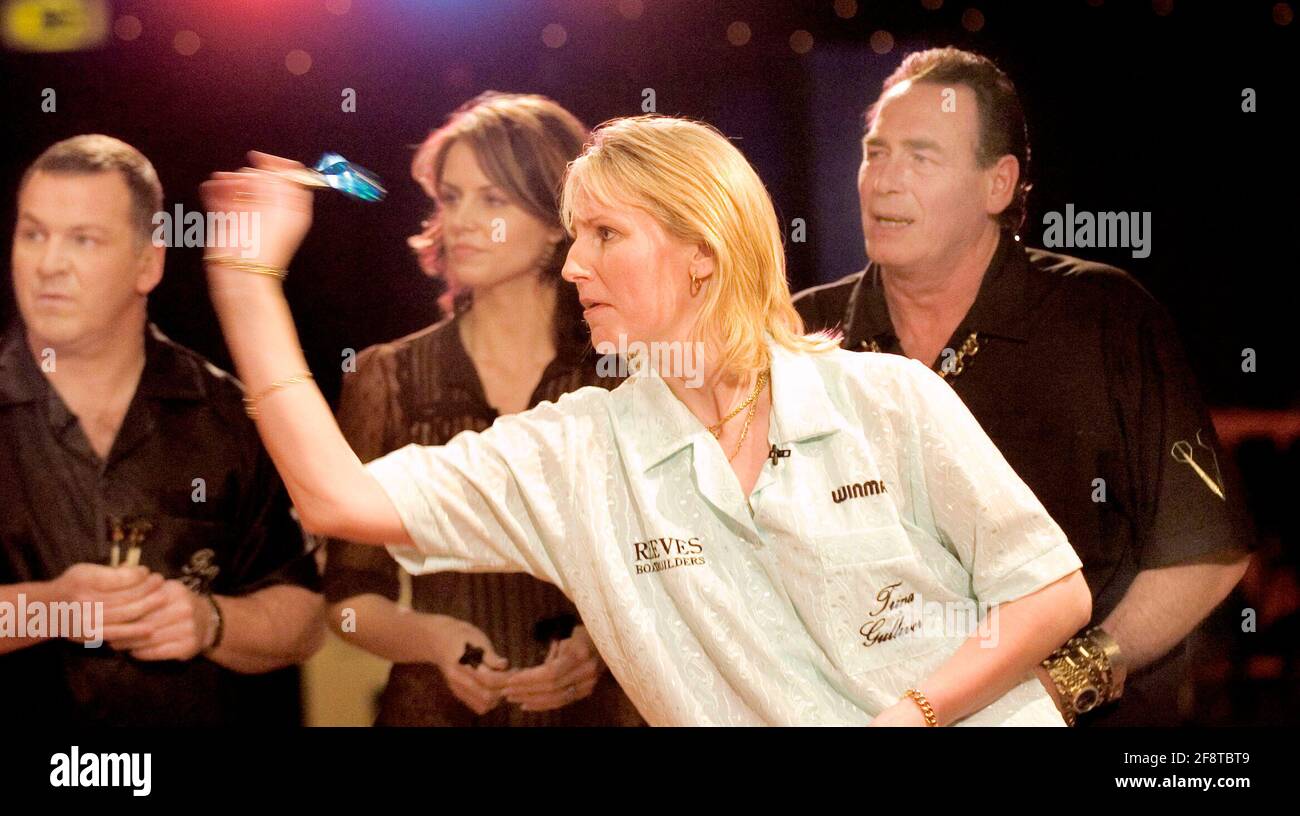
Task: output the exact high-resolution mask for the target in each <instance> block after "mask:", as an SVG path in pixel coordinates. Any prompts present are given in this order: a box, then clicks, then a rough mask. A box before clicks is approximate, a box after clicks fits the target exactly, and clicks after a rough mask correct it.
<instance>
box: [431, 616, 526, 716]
mask: <svg viewBox="0 0 1300 816" xmlns="http://www.w3.org/2000/svg"><path fill="white" fill-rule="evenodd" d="M430 618H431V620H430V625H431V626H432V627H433V633H434V637H433V656H432V660H430V662H431V663H433V664H434V665H435V666H437V667H438V669H439V670H441V671H442V676H443V677H444V678H446V680H447V688H449V689H451V693H452V694H454V695H455V696H456V699H457V700H460V701H461V702H462V703H464V704H465V706H466V707H467V708H468V709H469V710H470V711H473V712H474V713H475V714H477V715H479V716H480V717H481V716H483V715H484V714H486V713H488V712H489V711H491V710H492V709H494V708H496V707H497V706H498V705H500V704H501V699H502V689H504V688H505V685H506V683H508V682H509V681H510V678H511V676H512V675H513V674H514V672H512V671H509V669H510V661H509V660H506V659H505V658H504V657H501V656H500V655H498V654H497V653H496V650H495V649H494V648H492V641H491V640H489V639H488V636H487V635H485V634H483V632H482V630H480V629H479V628H478V627H477V626H474V625H473V624H470V623H467V622H465V621H463V620H457V619H456V618H452V617H448V616H446V615H431V616H430ZM467 643H468V644H469V645H470V646H473V647H474V648H477V649H482V650H483V662H482V663H480V664H479V665H478V666H475V667H471V666H468V665H465V664H464V663H461V662H460V658H461V656H462V655H463V654H465V644H467Z"/></svg>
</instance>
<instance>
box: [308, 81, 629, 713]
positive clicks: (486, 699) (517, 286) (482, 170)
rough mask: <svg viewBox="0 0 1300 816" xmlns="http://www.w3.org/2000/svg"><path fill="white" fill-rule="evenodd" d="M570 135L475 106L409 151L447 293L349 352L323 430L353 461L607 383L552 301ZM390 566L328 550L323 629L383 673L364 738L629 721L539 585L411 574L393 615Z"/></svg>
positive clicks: (354, 551)
mask: <svg viewBox="0 0 1300 816" xmlns="http://www.w3.org/2000/svg"><path fill="white" fill-rule="evenodd" d="M585 137H586V130H585V129H584V128H583V126H582V125H581V124H580V123H579V122H578V120H577V119H576V118H574V116H573V115H572V114H570V113H569V112H568V111H566V110H565V109H564V108H562V107H560V106H559V105H557V104H556V103H555V102H553V101H551V100H550V99H547V98H545V97H542V96H533V95H519V94H497V93H486V94H483V95H481V96H479V97H477V98H475V99H473V100H471V101H470V102H468V103H466V104H465V105H463V106H462V107H461V108H460V109H459V110H457V111H456V112H455V113H454V114H452V116H451V117H450V118H449V120H448V122H447V124H446V125H444V126H443V127H441V128H439V129H438V130H436V131H434V132H433V133H431V134H430V136H429V138H428V139H427V140H426V141H425V142H424V144H423V145H421V147H420V148H419V150H418V152H417V153H416V155H415V159H414V161H413V163H412V175H413V176H414V178H415V179H416V181H418V182H419V183H420V185H421V186H422V187H423V188H424V190H425V192H426V193H427V194H428V195H429V197H430V198H431V199H432V200H433V201H434V203H435V206H436V209H435V211H434V214H433V215H432V216H431V217H430V218H429V220H428V221H426V222H425V224H424V231H423V232H422V233H421V234H420V235H418V236H415V237H413V238H412V239H411V242H410V243H411V245H412V247H413V248H414V249H416V251H417V253H418V255H419V258H420V265H421V267H422V268H423V269H424V271H425V272H426V274H429V275H432V276H436V277H441V278H442V279H443V280H444V281H445V282H446V283H447V285H448V291H447V293H446V294H445V295H444V296H443V298H442V301H441V302H442V305H443V306H444V308H445V309H446V311H448V312H449V313H450V316H448V317H447V318H446V319H444V320H442V321H441V322H439V323H437V324H435V325H433V326H430V327H428V328H426V329H423V330H421V331H419V332H416V333H415V334H412V335H410V336H408V337H404V338H401V339H399V340H395V341H393V342H391V343H384V344H380V345H377V346H373V347H371V348H368V349H366V350H365V351H363V352H362V353H361V354H360V355H359V357H358V360H357V363H358V364H357V370H356V373H354V374H350V375H348V376H347V377H346V378H345V379H344V385H343V394H342V398H341V400H340V405H339V417H338V419H339V424H340V426H341V427H342V429H343V432H344V434H345V435H346V436H347V438H348V441H349V442H350V443H351V444H352V447H353V449H354V450H355V451H356V453H357V455H358V456H360V457H361V459H362V460H363V461H368V460H370V459H374V458H377V457H379V456H381V455H383V454H385V453H387V452H389V451H392V450H396V449H397V448H400V447H402V446H403V445H406V444H408V443H417V444H421V445H441V444H445V443H446V442H447V441H448V440H450V439H451V438H452V437H453V436H455V435H456V434H457V433H460V432H461V431H464V430H473V431H481V430H483V429H484V428H487V427H488V426H490V425H491V424H492V422H493V421H494V420H495V419H496V418H497V417H498V416H500V415H502V414H512V413H517V412H519V411H523V410H526V409H528V408H530V407H532V406H534V405H536V404H537V403H539V402H542V401H544V400H555V399H557V398H558V397H559V396H560V395H561V394H563V393H565V392H567V391H572V390H574V389H576V388H580V387H582V386H585V385H602V386H605V387H613V386H615V385H617V384H618V381H617V380H606V379H603V378H601V377H598V376H597V374H596V359H597V358H596V357H595V356H594V354H593V352H592V351H591V350H590V341H589V339H588V336H587V333H586V329H585V326H584V325H583V323H582V315H581V307H580V305H579V304H578V301H577V297H576V294H575V293H574V291H573V290H572V289H571V288H568V287H565V288H563V289H561V287H560V283H561V281H560V269H561V267H562V266H563V264H564V259H565V254H566V252H567V249H568V244H569V240H568V236H567V235H566V233H565V231H564V228H563V226H562V225H561V223H560V218H559V210H558V205H557V193H558V191H559V187H560V184H561V181H562V179H563V176H564V170H565V166H566V165H567V163H568V162H569V161H570V160H572V159H573V158H575V157H576V156H577V155H578V154H579V153H580V152H581V150H582V145H583V141H584V139H585ZM399 570H400V567H398V565H397V564H396V563H395V562H394V561H393V559H392V558H390V557H389V555H388V554H387V553H386V552H384V550H382V549H379V548H376V547H371V546H365V545H359V544H352V543H348V542H343V541H333V542H331V544H330V548H329V558H328V562H327V565H326V570H325V586H326V595H327V597H328V599H329V600H330V601H331V603H332V604H333V607H332V610H331V613H332V614H331V620H332V621H333V625H334V627H335V630H336V631H338V632H339V634H340V635H341V636H342V637H343V638H344V639H345V640H347V641H349V642H350V643H353V644H354V645H357V646H359V647H361V648H363V649H365V650H367V651H369V652H372V653H374V654H376V655H379V656H380V657H383V658H386V659H388V660H392V661H393V662H394V664H395V665H394V666H393V669H392V672H391V674H390V675H389V679H388V685H387V687H386V689H385V690H384V693H383V697H382V700H381V702H380V711H379V716H378V719H377V720H376V724H377V725H450V726H469V725H496V726H504V725H511V726H531V725H639V724H641V720H640V717H639V716H638V715H637V713H636V710H635V709H634V708H633V706H632V704H631V703H630V702H629V701H628V700H627V698H626V697H625V696H624V695H623V692H622V690H621V689H620V688H619V687H618V684H617V683H616V682H615V681H614V678H613V677H612V676H611V675H610V674H609V672H608V671H607V670H606V668H605V665H604V663H603V662H602V661H601V658H600V656H599V655H598V654H597V652H596V649H595V647H594V646H593V645H592V642H591V638H590V637H589V636H588V635H587V631H586V629H585V628H584V627H583V626H582V625H581V622H580V621H578V620H577V617H576V614H577V613H576V611H575V609H574V607H573V604H572V603H570V602H569V600H568V599H567V598H565V597H564V595H563V594H562V593H561V592H560V590H558V589H556V588H555V587H554V586H553V585H551V584H547V583H544V582H542V581H539V580H537V579H536V578H533V577H531V576H529V575H526V574H523V573H511V574H499V573H457V572H444V573H438V574H429V575H421V576H416V577H414V578H412V580H411V600H410V609H406V608H404V607H402V606H400V605H399V604H398V596H399V581H398V572H399ZM348 609H350V610H352V614H345V612H344V610H348ZM347 621H354V623H355V625H351V624H349V625H347V626H344V623H345V622H347ZM480 650H481V651H480ZM479 661H481V662H479ZM476 662H477V663H478V665H477V666H475V665H474V664H475V663H476ZM507 684H510V686H511V688H512V689H514V694H513V695H510V696H507V695H506V694H505V691H506V687H507Z"/></svg>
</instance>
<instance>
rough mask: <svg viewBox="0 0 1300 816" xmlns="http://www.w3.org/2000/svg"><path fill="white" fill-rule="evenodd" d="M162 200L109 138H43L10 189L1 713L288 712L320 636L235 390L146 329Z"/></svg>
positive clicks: (2, 391)
mask: <svg viewBox="0 0 1300 816" xmlns="http://www.w3.org/2000/svg"><path fill="white" fill-rule="evenodd" d="M161 206H162V188H161V185H160V184H159V183H158V177H157V174H156V173H155V172H154V169H153V167H152V165H150V163H149V161H148V160H147V159H146V158H145V157H144V156H143V155H141V154H140V153H139V152H138V151H136V150H135V149H134V148H132V147H131V146H129V145H127V144H125V143H123V142H120V141H118V140H117V139H112V138H109V137H107V136H78V137H74V138H72V139H68V140H66V141H63V142H59V143H58V144H56V145H54V146H53V147H51V148H50V149H49V150H47V151H46V152H45V153H43V154H42V155H41V156H40V157H39V158H38V159H37V160H36V162H35V163H34V164H33V165H32V167H31V168H30V169H29V170H28V172H27V173H26V175H25V176H24V178H23V182H22V185H21V187H20V189H19V193H18V223H17V226H16V229H15V234H14V242H13V258H12V267H13V283H14V290H15V295H16V297H17V302H18V306H19V312H20V316H21V320H19V321H15V322H14V323H13V324H11V325H10V326H9V327H8V329H7V330H6V331H5V332H4V334H3V338H2V339H0V692H4V694H3V699H4V700H5V701H6V705H5V706H4V707H3V708H0V722H4V723H6V724H14V723H20V722H30V723H39V724H41V725H42V726H48V725H51V724H58V723H94V724H105V725H233V724H256V725H268V724H276V723H279V724H296V723H297V722H298V719H299V711H298V706H297V698H298V693H297V688H296V685H297V683H296V680H297V678H296V673H295V672H294V671H292V670H283V669H284V668H285V667H288V666H290V665H292V664H294V663H298V662H300V661H302V660H305V659H306V658H307V657H308V656H310V655H311V654H312V652H314V651H315V649H316V648H317V647H318V646H319V645H320V643H321V638H322V635H323V631H324V628H323V626H322V620H321V613H322V600H321V597H320V595H319V594H318V593H317V589H318V585H319V577H318V575H317V571H316V566H315V561H314V559H313V558H312V556H311V555H310V554H309V553H307V552H306V551H305V547H304V544H303V537H302V533H301V531H300V530H299V529H298V526H297V524H296V523H295V522H294V521H293V519H292V517H291V516H290V505H289V499H288V495H287V493H286V491H285V490H284V487H283V486H282V485H281V483H280V479H279V476H278V475H277V474H276V472H275V469H274V467H273V466H272V465H271V462H270V459H269V457H267V455H266V453H265V451H263V449H262V446H261V443H260V441H259V440H258V438H257V432H256V429H255V428H254V427H253V424H252V423H251V422H250V421H249V420H248V418H247V417H246V416H244V412H243V402H242V397H243V395H242V391H241V389H240V387H239V385H238V383H236V382H235V381H234V380H233V379H232V378H231V377H230V376H229V375H227V374H225V373H223V372H221V371H219V370H217V369H216V368H214V367H213V366H211V365H210V364H208V363H207V362H206V361H204V360H203V359H202V358H201V357H199V356H198V355H196V354H195V353H193V352H191V351H189V350H187V349H184V348H182V347H180V346H178V345H176V344H175V343H173V342H171V341H170V340H168V339H167V338H166V337H164V336H162V334H161V332H159V331H158V330H157V329H156V328H155V327H153V326H152V325H147V322H146V311H147V300H148V293H149V291H150V290H151V289H152V288H153V287H154V286H156V285H157V283H158V281H159V280H160V279H161V277H162V269H163V254H164V250H163V248H162V247H160V246H156V245H155V246H151V240H150V234H151V232H152V227H151V224H152V216H153V213H155V212H157V211H159V210H160V209H161ZM19 610H21V613H20V615H21V616H22V618H23V619H22V621H21V622H19V623H18V625H13V624H14V623H15V616H14V615H13V614H9V615H8V623H6V614H5V613H6V612H8V613H14V612H18V611H19ZM60 610H65V611H60ZM81 610H87V612H88V614H86V615H80V614H77V615H73V614H72V613H73V612H74V611H76V612H77V613H80V611H81ZM42 618H43V623H42V622H41V620H42ZM65 628H67V629H69V631H64V630H65Z"/></svg>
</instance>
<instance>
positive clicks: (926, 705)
mask: <svg viewBox="0 0 1300 816" xmlns="http://www.w3.org/2000/svg"><path fill="white" fill-rule="evenodd" d="M903 696H904V697H908V698H910V699H911V700H912V702H914V703H916V704H917V706H919V707H920V709H921V714H922V716H924V717H925V727H926V728H934V727H935V726H937V725H938V724H939V718H938V717H936V716H934V708H933V707H932V706H931V705H930V701H929V700H927V699H925V695H924V694H922V693H921V692H920V691H919V690H918V689H914V688H911V689H908V690H907V691H906V692H904V694H903Z"/></svg>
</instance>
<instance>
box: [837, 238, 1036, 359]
mask: <svg viewBox="0 0 1300 816" xmlns="http://www.w3.org/2000/svg"><path fill="white" fill-rule="evenodd" d="M880 272H881V268H880V264H878V263H875V262H874V261H873V262H871V263H869V264H867V268H866V269H865V270H864V271H863V273H862V277H860V278H859V279H858V282H857V284H856V285H855V286H854V287H853V294H852V295H851V296H850V297H849V304H848V310H847V314H845V316H844V343H843V345H844V347H845V348H849V349H857V350H865V349H867V348H869V347H870V343H871V341H873V340H874V341H875V342H876V343H877V344H878V345H879V346H880V348H881V350H883V351H893V352H895V353H901V348H900V347H899V345H898V335H897V334H896V333H895V331H894V324H893V321H891V320H890V318H889V306H888V305H887V304H886V302H885V289H884V286H883V285H882V282H881V277H880ZM1029 284H1030V275H1029V259H1028V257H1027V256H1026V255H1025V248H1024V245H1023V244H1022V243H1021V242H1020V241H1019V240H1017V238H1016V237H1015V235H1013V234H1012V233H1011V232H1010V231H1008V230H1003V231H1002V235H1001V237H1000V238H999V239H998V248H997V250H996V251H995V252H994V253H993V258H992V259H991V260H990V261H989V266H988V269H987V270H985V272H984V279H983V280H982V281H981V282H980V289H979V292H978V294H976V295H975V302H974V303H973V304H971V308H970V311H969V312H967V313H966V317H965V319H964V320H962V322H961V325H960V326H958V327H957V331H956V332H955V333H954V334H953V340H954V342H957V343H960V341H961V340H962V339H964V338H965V337H966V336H967V335H969V334H970V333H971V332H978V333H979V335H980V336H981V337H1002V338H1006V339H1009V340H1017V341H1023V340H1025V339H1026V337H1027V335H1028V333H1029V322H1030V319H1031V309H1030V308H1029V307H1030V305H1031V301H1032V298H1031V297H1030V293H1029Z"/></svg>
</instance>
